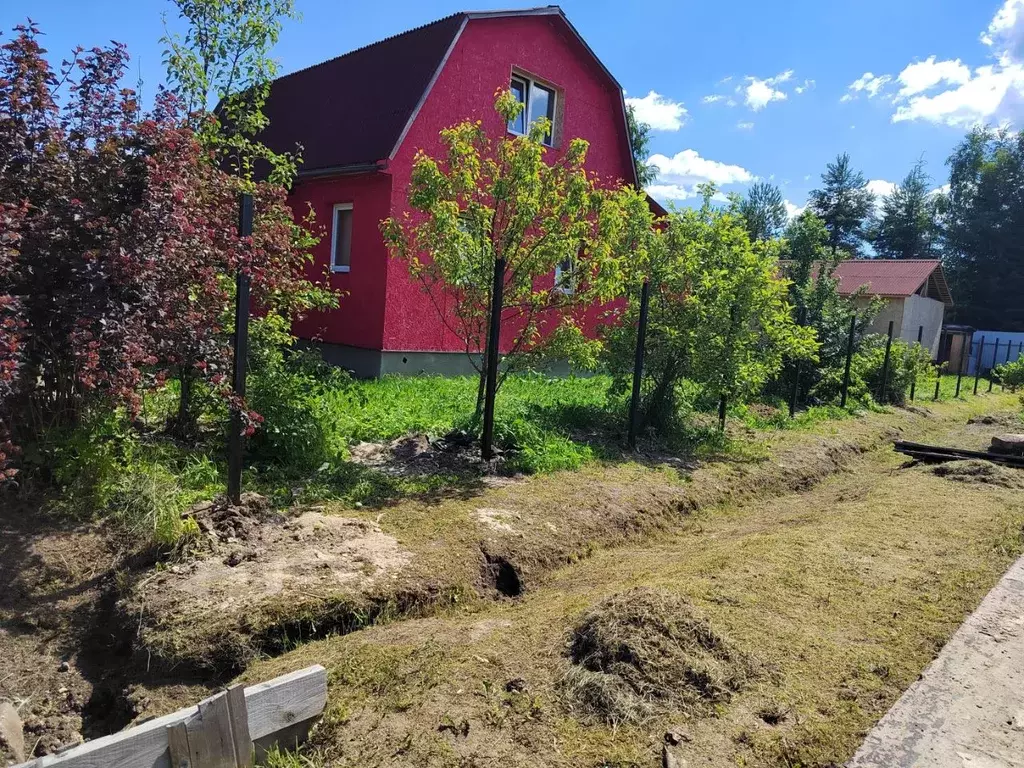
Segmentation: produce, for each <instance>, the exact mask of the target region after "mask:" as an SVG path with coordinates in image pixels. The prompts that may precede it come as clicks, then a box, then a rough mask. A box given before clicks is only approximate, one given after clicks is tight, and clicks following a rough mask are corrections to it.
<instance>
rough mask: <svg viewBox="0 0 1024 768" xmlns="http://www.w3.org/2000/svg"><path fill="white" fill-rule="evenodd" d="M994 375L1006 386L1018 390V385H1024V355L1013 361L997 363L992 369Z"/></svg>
mask: <svg viewBox="0 0 1024 768" xmlns="http://www.w3.org/2000/svg"><path fill="white" fill-rule="evenodd" d="M992 375H993V376H995V378H996V381H998V382H999V383H1000V384H1002V385H1003V386H1004V387H1009V388H1010V389H1011V390H1012V391H1014V392H1016V391H1017V387H1020V386H1024V357H1021V358H1018V359H1017V360H1014V361H1013V362H1012V363H1003V364H1002V365H997V366H996V367H995V368H994V369H992Z"/></svg>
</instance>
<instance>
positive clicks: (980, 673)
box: [848, 557, 1024, 768]
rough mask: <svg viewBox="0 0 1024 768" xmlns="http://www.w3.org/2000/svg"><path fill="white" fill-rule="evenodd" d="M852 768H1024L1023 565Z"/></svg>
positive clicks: (874, 734) (881, 725)
mask: <svg viewBox="0 0 1024 768" xmlns="http://www.w3.org/2000/svg"><path fill="white" fill-rule="evenodd" d="M848 766H849V767H850V768H1024V557H1022V558H1021V559H1019V560H1018V561H1017V562H1016V563H1014V565H1013V566H1012V567H1011V568H1010V570H1009V571H1007V572H1006V574H1005V575H1004V576H1003V578H1002V579H1001V580H1000V581H999V583H998V584H997V585H996V586H995V588H993V589H992V591H991V592H989V593H988V595H987V596H986V597H985V599H984V600H983V601H982V603H981V605H980V606H979V607H978V609H977V610H976V611H975V612H974V613H972V614H971V616H970V617H969V618H968V619H967V621H965V622H964V624H963V625H962V626H961V627H960V629H958V630H957V632H956V634H955V635H953V637H952V638H951V639H950V641H949V642H948V643H947V644H946V646H945V648H943V649H942V652H941V653H940V654H939V656H938V658H936V659H935V661H933V662H932V663H931V664H930V665H929V666H928V667H927V668H926V669H925V671H924V673H923V674H922V675H921V678H920V679H919V680H918V681H917V682H916V683H914V684H913V685H912V686H910V688H908V689H907V691H906V692H905V693H904V694H903V696H901V697H900V699H899V701H897V702H896V704H895V705H894V706H893V708H892V709H890V710H889V712H888V713H886V715H885V717H883V718H882V719H881V720H880V721H879V722H878V725H876V726H875V727H874V728H873V729H872V730H871V732H870V733H869V734H868V737H867V739H865V741H864V743H863V744H862V745H861V748H860V749H859V750H858V751H857V754H856V755H854V757H853V759H852V760H851V761H850V762H849V763H848Z"/></svg>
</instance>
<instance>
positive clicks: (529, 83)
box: [506, 72, 558, 147]
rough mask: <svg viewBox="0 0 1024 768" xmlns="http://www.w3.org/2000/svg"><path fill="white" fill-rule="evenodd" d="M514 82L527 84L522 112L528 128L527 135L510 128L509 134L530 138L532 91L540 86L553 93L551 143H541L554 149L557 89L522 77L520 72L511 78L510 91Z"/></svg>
mask: <svg viewBox="0 0 1024 768" xmlns="http://www.w3.org/2000/svg"><path fill="white" fill-rule="evenodd" d="M513 80H519V81H520V82H522V83H525V84H526V90H525V92H524V93H523V99H524V101H523V112H522V114H523V125H524V126H525V128H526V133H522V132H520V131H517V130H515V129H513V128H508V132H509V133H511V134H513V135H515V136H528V135H529V132H530V126H531V125H532V124H533V119H532V116H531V115H530V89H531V88H533V87H534V86H535V85H537V86H540V87H541V88H543V89H544V90H545V91H550V92H551V134H550V135H551V141H550V142H548V143H545V142H543V141H542V142H541V143H542V144H544V146H545V147H554V146H555V117H556V116H557V115H558V89H557V88H555V87H554V86H553V85H548V84H547V83H542V82H540V81H539V80H534V79H533V78H532V77H529V76H527V75H522V74H520V73H519V72H513V73H512V75H511V77H509V80H508V84H509V88H510V89H511V87H512V81H513ZM544 117H547V115H544ZM506 127H507V126H506Z"/></svg>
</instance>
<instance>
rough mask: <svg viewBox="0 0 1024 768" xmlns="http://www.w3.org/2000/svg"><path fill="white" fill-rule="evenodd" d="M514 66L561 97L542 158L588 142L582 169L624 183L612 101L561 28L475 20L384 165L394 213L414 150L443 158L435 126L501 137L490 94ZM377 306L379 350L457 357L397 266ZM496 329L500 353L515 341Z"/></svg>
mask: <svg viewBox="0 0 1024 768" xmlns="http://www.w3.org/2000/svg"><path fill="white" fill-rule="evenodd" d="M513 68H515V69H519V70H522V71H524V72H527V73H529V74H532V75H534V76H536V77H537V78H538V79H540V80H543V81H547V82H550V83H552V84H554V85H555V86H557V88H558V89H559V91H560V92H561V94H562V99H563V101H562V107H563V110H564V111H563V115H562V119H563V123H562V131H561V139H562V140H561V142H560V144H561V146H560V147H555V148H554V149H551V150H550V151H549V152H548V157H549V158H551V159H555V158H557V157H559V156H560V154H561V152H562V147H564V146H565V143H566V141H567V140H568V139H570V138H573V137H581V138H584V139H587V140H588V141H589V142H590V150H589V152H588V156H587V167H588V168H589V169H590V170H591V171H594V172H596V173H597V174H598V175H599V176H601V177H602V178H605V179H607V180H609V182H613V181H616V180H619V179H626V180H632V172H633V171H632V165H631V161H630V154H629V141H628V139H627V136H626V131H625V126H624V124H623V119H622V107H621V101H620V99H621V97H620V95H619V93H618V91H617V90H616V87H615V84H614V83H613V82H612V81H610V80H609V79H608V77H607V76H606V75H605V74H604V73H603V71H602V70H601V68H600V66H599V65H598V64H597V62H595V61H594V59H593V57H592V56H591V55H590V54H589V53H588V52H587V51H586V50H585V49H584V48H583V46H582V45H581V44H580V43H579V41H578V40H577V39H576V37H575V35H573V33H572V31H571V30H569V29H567V28H566V26H565V24H564V22H562V21H561V20H560V19H559V18H557V17H551V16H532V17H512V18H497V19H476V20H471V21H469V22H468V23H467V24H466V28H465V30H464V31H463V33H462V36H461V37H460V38H459V41H458V43H456V45H455V48H454V49H453V51H452V54H451V56H450V57H449V59H448V64H447V66H445V68H444V70H443V71H442V72H441V75H440V77H438V79H437V82H436V83H435V84H434V87H433V89H432V90H431V92H430V95H429V96H428V98H427V101H426V102H425V103H424V105H423V107H422V109H421V110H420V112H419V115H418V116H417V118H416V120H415V122H414V123H413V126H412V128H411V130H410V131H409V133H408V135H407V136H406V139H405V141H404V142H403V144H402V147H401V148H400V149H399V151H398V154H397V156H396V157H395V159H394V161H393V163H392V164H391V172H392V174H393V178H394V182H393V184H392V192H391V195H392V207H393V210H394V211H396V213H397V212H402V211H404V210H406V209H407V207H408V205H407V200H406V190H407V187H408V183H409V173H410V169H411V164H412V159H413V156H414V155H415V154H416V151H417V150H419V149H423V150H425V151H426V152H428V153H429V154H432V155H434V156H439V155H441V154H442V152H443V146H442V144H441V142H440V139H439V138H438V133H439V131H440V130H441V129H442V128H446V127H448V126H449V125H452V124H454V123H457V122H459V121H460V120H463V119H466V118H469V119H473V120H482V121H483V123H484V126H485V127H486V128H487V130H488V131H489V132H490V133H491V135H492V136H500V135H503V134H504V133H505V125H504V124H503V123H502V121H501V119H500V118H499V117H498V116H497V115H496V114H495V112H494V92H495V91H496V90H497V89H498V88H507V87H508V84H509V77H510V75H511V73H512V69H513ZM552 279H553V277H552ZM386 304H387V306H386V310H385V320H384V348H385V349H388V350H403V351H405V350H410V351H413V350H435V351H436V350H443V351H453V352H454V351H461V345H460V343H459V340H458V338H457V337H456V336H455V335H454V334H452V333H451V332H449V331H447V330H446V329H445V327H444V324H443V323H441V322H440V321H439V320H438V319H437V314H436V310H435V309H434V307H433V305H432V303H431V302H430V300H429V298H428V297H426V296H425V295H423V293H422V291H421V290H420V287H419V285H418V284H415V283H413V282H412V280H410V278H409V275H408V272H407V271H406V267H405V265H404V264H402V263H401V262H397V261H391V262H390V263H389V264H388V285H387V296H386ZM590 314H591V315H594V314H596V312H592V313H590ZM505 330H506V333H505V334H503V346H506V345H507V344H508V342H509V341H510V338H511V334H512V333H514V329H513V328H511V327H508V328H506V329H505Z"/></svg>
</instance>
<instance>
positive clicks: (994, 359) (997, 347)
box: [988, 337, 999, 392]
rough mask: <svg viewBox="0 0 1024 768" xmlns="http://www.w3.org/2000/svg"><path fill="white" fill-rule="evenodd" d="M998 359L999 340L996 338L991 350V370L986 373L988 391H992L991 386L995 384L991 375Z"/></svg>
mask: <svg viewBox="0 0 1024 768" xmlns="http://www.w3.org/2000/svg"><path fill="white" fill-rule="evenodd" d="M997 357H999V338H998V337H996V346H995V348H994V349H993V350H992V368H990V369H989V371H988V391H989V392H991V391H992V384H993V383H994V382H995V380H996V377H995V376H993V375H992V371H993V369H995V367H996V365H997V363H996V358H997Z"/></svg>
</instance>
